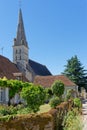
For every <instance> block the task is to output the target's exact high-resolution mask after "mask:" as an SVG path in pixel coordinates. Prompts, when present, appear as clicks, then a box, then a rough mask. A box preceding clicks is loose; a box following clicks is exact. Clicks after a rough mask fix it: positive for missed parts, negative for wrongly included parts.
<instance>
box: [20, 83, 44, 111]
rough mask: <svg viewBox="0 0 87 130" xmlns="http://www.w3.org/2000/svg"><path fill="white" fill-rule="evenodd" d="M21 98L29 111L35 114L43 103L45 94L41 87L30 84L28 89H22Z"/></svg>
mask: <svg viewBox="0 0 87 130" xmlns="http://www.w3.org/2000/svg"><path fill="white" fill-rule="evenodd" d="M21 96H22V98H23V99H24V100H25V101H26V102H27V105H28V107H29V109H30V110H31V111H33V112H37V111H38V110H39V107H40V105H42V104H43V103H44V101H45V97H46V92H45V90H44V88H42V87H41V86H35V85H33V84H31V86H29V87H23V89H22V91H21Z"/></svg>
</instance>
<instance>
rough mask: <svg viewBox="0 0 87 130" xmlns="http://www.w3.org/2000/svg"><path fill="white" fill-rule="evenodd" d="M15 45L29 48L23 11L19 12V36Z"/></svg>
mask: <svg viewBox="0 0 87 130" xmlns="http://www.w3.org/2000/svg"><path fill="white" fill-rule="evenodd" d="M14 41H15V42H14V45H16V46H17V45H25V46H27V47H28V44H27V41H26V35H25V30H24V23H23V18H22V11H21V9H20V10H19V20H18V27H17V36H16V39H14Z"/></svg>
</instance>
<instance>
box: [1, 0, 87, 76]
mask: <svg viewBox="0 0 87 130" xmlns="http://www.w3.org/2000/svg"><path fill="white" fill-rule="evenodd" d="M19 1H20V0H0V54H1V55H3V56H5V57H7V58H9V59H10V60H11V61H12V60H13V57H12V56H13V48H12V46H13V39H14V38H15V37H16V32H17V24H18V12H19V8H20V4H19ZM21 9H22V15H23V21H24V27H25V33H26V38H27V42H28V46H29V58H30V59H32V60H35V61H37V62H39V63H41V64H43V65H46V66H47V67H48V69H49V70H50V71H51V73H52V74H53V75H58V74H60V73H61V72H63V71H64V69H65V68H64V65H66V64H67V60H68V59H70V58H71V57H72V56H74V55H77V57H78V59H79V60H80V62H81V63H82V64H83V66H84V68H85V69H87V0H21ZM2 48H3V51H2Z"/></svg>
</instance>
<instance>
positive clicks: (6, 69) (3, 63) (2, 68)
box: [0, 55, 27, 81]
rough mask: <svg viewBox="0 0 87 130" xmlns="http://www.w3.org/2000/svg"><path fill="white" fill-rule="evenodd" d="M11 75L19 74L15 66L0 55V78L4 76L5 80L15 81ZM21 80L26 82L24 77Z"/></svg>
mask: <svg viewBox="0 0 87 130" xmlns="http://www.w3.org/2000/svg"><path fill="white" fill-rule="evenodd" d="M13 73H20V71H19V70H18V68H17V66H16V65H15V64H14V63H12V62H11V61H10V60H9V59H8V58H6V57H4V56H1V55H0V78H3V77H4V76H5V77H6V78H7V79H16V77H15V76H14V75H13ZM23 80H24V81H27V79H26V78H25V77H24V76H23Z"/></svg>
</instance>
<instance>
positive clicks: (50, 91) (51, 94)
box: [45, 88, 53, 102]
mask: <svg viewBox="0 0 87 130" xmlns="http://www.w3.org/2000/svg"><path fill="white" fill-rule="evenodd" d="M45 91H46V102H49V100H50V99H51V98H52V96H53V93H52V89H51V88H45Z"/></svg>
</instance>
